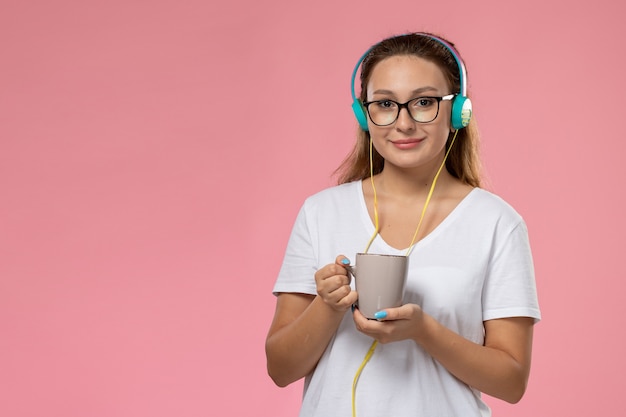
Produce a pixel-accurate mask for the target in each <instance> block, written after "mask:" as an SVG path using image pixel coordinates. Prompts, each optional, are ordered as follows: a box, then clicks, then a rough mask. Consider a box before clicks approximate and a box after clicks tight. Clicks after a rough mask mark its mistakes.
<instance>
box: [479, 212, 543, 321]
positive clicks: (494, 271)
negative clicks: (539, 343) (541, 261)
mask: <svg viewBox="0 0 626 417" xmlns="http://www.w3.org/2000/svg"><path fill="white" fill-rule="evenodd" d="M495 239H496V241H495V242H494V243H495V244H494V249H493V250H494V253H493V256H492V259H491V262H490V264H489V267H488V271H487V277H486V280H485V287H484V288H483V319H484V320H492V319H498V318H505V317H532V318H534V319H535V322H537V321H539V320H540V319H541V313H540V311H539V304H538V301H537V289H536V284H535V272H534V267H533V259H532V253H531V250H530V243H529V239H528V230H527V228H526V224H525V223H524V222H523V221H522V220H520V221H519V222H518V223H517V224H516V225H515V226H513V227H512V228H511V229H510V231H509V232H508V233H503V234H502V236H496V237H495Z"/></svg>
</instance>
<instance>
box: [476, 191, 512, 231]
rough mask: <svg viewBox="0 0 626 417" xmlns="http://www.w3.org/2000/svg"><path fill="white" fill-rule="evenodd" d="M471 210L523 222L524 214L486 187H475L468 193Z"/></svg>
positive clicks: (489, 216) (482, 214) (482, 215)
mask: <svg viewBox="0 0 626 417" xmlns="http://www.w3.org/2000/svg"><path fill="white" fill-rule="evenodd" d="M468 203H469V204H468V207H469V210H470V211H471V212H472V213H473V214H474V215H476V216H481V217H488V218H497V219H500V220H508V221H510V222H512V223H520V222H523V219H522V216H521V215H520V214H519V213H518V212H517V211H516V210H515V208H513V206H512V205H511V204H509V203H508V202H507V201H505V200H504V199H503V198H502V197H501V196H499V195H497V194H495V193H493V192H491V191H488V190H486V189H484V188H474V189H473V190H472V191H471V193H470V194H469V195H468Z"/></svg>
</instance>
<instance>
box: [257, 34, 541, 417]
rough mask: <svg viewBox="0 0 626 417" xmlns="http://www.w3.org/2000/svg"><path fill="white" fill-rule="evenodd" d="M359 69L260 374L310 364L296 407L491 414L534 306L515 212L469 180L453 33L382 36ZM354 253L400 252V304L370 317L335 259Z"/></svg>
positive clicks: (523, 368) (286, 279) (291, 250)
mask: <svg viewBox="0 0 626 417" xmlns="http://www.w3.org/2000/svg"><path fill="white" fill-rule="evenodd" d="M359 67H360V68H361V76H360V80H361V94H360V100H359V101H358V102H357V103H356V105H355V113H356V114H357V119H359V123H360V125H361V127H360V131H359V137H358V139H357V143H356V145H355V148H354V150H353V152H352V153H351V155H349V156H348V158H347V159H346V160H345V162H344V163H343V165H342V166H341V167H340V169H339V174H340V185H338V186H336V187H333V188H330V189H327V190H324V191H322V192H320V193H318V194H316V195H314V196H312V197H310V198H308V199H307V200H306V202H305V203H304V205H303V207H302V209H301V211H300V213H299V215H298V218H297V220H296V223H295V225H294V228H293V231H292V234H291V237H290V240H289V243H288V246H287V250H286V255H285V259H284V262H283V265H282V268H281V270H280V273H279V276H278V279H277V282H276V284H275V287H274V293H275V294H276V295H277V303H276V312H275V316H274V320H273V322H272V325H271V327H270V330H269V333H268V336H267V341H266V354H267V367H268V372H269V374H270V376H271V377H272V379H273V380H274V382H275V383H276V384H277V385H279V386H286V385H288V384H290V383H292V382H294V381H297V380H299V379H300V378H303V377H304V378H305V386H304V398H303V404H302V409H301V412H300V415H301V416H323V417H328V416H350V415H358V416H359V417H369V416H371V417H374V416H394V417H402V416H413V417H414V416H424V417H433V416H438V417H439V416H463V417H470V416H489V415H490V411H489V408H488V407H487V406H486V404H485V403H484V402H483V401H482V400H481V394H480V393H481V392H483V393H486V394H489V395H491V396H494V397H497V398H500V399H503V400H505V401H508V402H511V403H515V402H517V401H519V400H520V398H521V397H522V396H523V394H524V391H525V389H526V384H527V381H528V375H529V371H530V362H531V347H532V333H533V325H534V323H535V322H536V321H538V320H539V319H540V312H539V307H538V303H537V296H536V289H535V281H534V272H533V264H532V256H531V251H530V247H529V243H528V233H527V230H526V226H525V223H524V221H523V219H522V218H521V217H520V216H519V215H518V214H517V213H516V212H515V211H514V210H513V209H512V208H511V207H510V206H509V205H508V204H507V203H505V202H504V201H503V200H502V199H500V198H499V197H497V196H495V195H494V194H492V193H490V192H488V191H485V190H483V189H481V188H480V177H479V161H478V157H477V155H478V152H477V146H478V136H477V131H476V127H475V122H474V121H472V120H471V119H470V115H471V107H470V106H471V104H470V102H469V98H467V94H466V78H465V77H466V75H465V67H464V64H463V62H462V60H461V58H460V57H459V55H458V53H457V52H456V50H455V49H454V47H453V46H452V45H451V44H450V43H449V42H447V41H446V40H444V39H442V38H439V37H436V36H434V35H431V34H426V33H413V34H407V35H401V36H396V37H392V38H389V39H385V40H383V41H382V42H380V43H378V44H376V45H374V46H373V47H372V48H370V50H369V51H368V52H367V53H366V54H365V55H364V56H363V58H362V59H361V61H359V64H357V68H356V69H355V74H356V71H357V69H358V68H359ZM353 79H354V76H353ZM353 81H354V80H353ZM353 95H354V93H353ZM359 112H360V113H359ZM448 151H449V152H448ZM368 242H369V243H368ZM364 251H368V252H370V253H381V254H393V255H405V254H407V255H408V256H409V271H408V279H407V284H406V289H405V294H404V303H405V304H404V305H402V306H401V307H397V308H389V309H385V310H383V311H380V312H378V313H376V318H377V319H378V320H368V319H366V318H365V317H364V316H363V315H362V314H361V313H360V312H359V310H358V308H357V309H355V308H351V307H352V306H353V305H354V304H355V303H356V302H357V299H358V294H357V293H356V291H355V290H354V283H353V282H351V280H350V278H349V275H348V273H347V269H346V266H347V265H349V264H350V260H349V259H354V258H355V255H356V254H357V253H359V252H364ZM380 279H381V280H384V279H385V277H380ZM373 341H374V343H372V342H373ZM372 350H373V354H372ZM368 352H369V353H370V355H371V356H370V355H368ZM366 355H368V359H366Z"/></svg>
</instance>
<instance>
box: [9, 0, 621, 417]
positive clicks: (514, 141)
mask: <svg viewBox="0 0 626 417" xmlns="http://www.w3.org/2000/svg"><path fill="white" fill-rule="evenodd" d="M300 3H301V2H295V1H286V0H285V1H274V2H271V1H270V2H257V1H247V2H241V1H229V2H217V1H212V2H211V1H210V2H206V1H199V0H196V1H185V0H176V1H174V0H153V1H147V0H146V1H140V0H124V1H120V0H114V1H111V0H110V1H106V2H104V1H78V0H74V1H69V0H57V1H43V0H39V1H23V0H2V1H1V2H0V415H2V416H15V417H18V416H19V417H21V416H122V417H126V416H128V417H130V416H151V417H161V416H163V417H165V416H209V415H221V416H269V415H271V416H276V417H281V416H294V415H295V414H296V413H297V409H298V405H299V400H300V395H301V394H300V393H301V383H297V384H295V385H293V386H291V387H288V388H286V389H279V388H277V387H275V386H273V384H272V382H271V381H270V379H269V378H268V377H267V376H266V373H265V356H264V338H265V334H266V331H267V328H268V326H269V324H270V320H271V318H272V315H273V308H274V297H273V296H272V295H271V289H272V285H273V282H274V278H275V275H276V273H277V271H278V268H279V265H280V262H281V259H282V256H283V251H284V248H285V245H286V241H287V237H288V234H289V231H290V229H291V226H292V222H293V220H294V218H295V215H296V213H297V210H298V208H299V206H300V204H301V203H302V200H303V199H304V198H305V197H306V196H307V195H309V194H312V193H314V192H316V191H318V190H319V189H321V188H323V187H326V186H328V185H331V184H332V180H331V178H330V174H331V173H332V171H333V170H334V169H335V168H336V167H337V165H338V164H339V162H340V161H341V160H342V158H343V156H344V155H345V153H346V152H347V151H348V149H349V148H350V147H351V144H352V143H353V140H354V130H355V123H354V121H353V119H352V116H351V110H350V96H349V79H350V73H351V71H352V68H353V66H354V64H355V62H356V60H357V59H358V57H359V56H360V55H361V54H362V53H363V52H364V51H365V49H367V48H368V47H369V46H370V45H371V44H372V43H374V42H375V41H377V40H379V39H381V38H382V37H384V36H388V35H392V34H396V33H402V32H405V31H407V30H413V31H414V30H429V31H434V32H437V33H440V34H442V35H444V36H447V37H449V38H450V39H452V40H453V41H455V42H456V43H457V45H458V47H459V49H460V50H461V53H462V54H463V56H464V57H465V60H466V63H467V65H468V69H469V88H470V90H471V93H472V94H473V102H474V107H475V116H476V118H477V120H478V122H479V127H480V129H481V131H482V136H483V155H484V161H485V165H486V168H487V173H488V174H489V178H490V187H489V188H490V189H491V190H493V191H495V192H496V193H498V194H500V195H501V196H503V197H504V198H505V199H506V200H508V201H509V202H510V203H511V204H513V205H514V206H515V208H516V209H517V210H518V211H519V212H520V213H521V214H522V215H523V216H524V218H525V219H526V220H527V223H528V225H529V228H530V234H531V239H532V244H533V250H534V255H535V261H536V271H537V281H538V287H539V295H540V302H541V307H542V311H543V315H544V320H543V321H542V322H541V323H540V324H539V325H538V326H537V328H536V341H535V352H534V364H533V370H532V374H531V381H530V386H529V389H528V392H527V395H526V396H525V398H524V399H523V400H522V402H521V403H520V404H518V405H516V406H511V405H508V404H505V403H503V402H501V401H498V400H495V399H488V400H489V403H490V404H491V405H492V407H493V409H494V414H495V415H496V416H498V415H500V416H510V417H516V416H531V415H532V416H572V415H581V416H583V415H585V416H586V415H606V416H616V415H624V414H626V406H625V405H624V404H625V403H624V401H623V399H622V391H623V379H622V378H623V375H624V373H625V372H626V366H625V365H626V362H625V360H624V355H623V352H624V347H623V342H622V338H623V332H624V318H623V317H624V314H625V313H626V311H625V307H624V305H625V303H624V302H623V299H624V295H623V294H624V289H625V284H624V278H625V274H624V268H623V266H622V265H623V262H622V261H623V257H624V244H623V243H622V242H623V236H624V232H625V231H626V230H625V229H626V222H625V220H624V216H623V211H624V210H623V209H624V204H623V203H622V200H623V193H624V192H623V189H624V186H623V184H622V182H623V181H622V180H623V178H624V175H623V157H622V154H623V152H624V151H625V145H624V143H625V140H624V138H623V136H624V135H623V132H622V129H621V123H622V122H623V121H624V118H625V116H624V96H625V95H626V86H625V82H624V74H623V72H624V64H625V62H624V57H623V54H622V50H623V45H622V44H623V40H624V39H625V37H626V30H625V29H624V24H623V19H622V18H623V16H624V6H622V5H620V4H621V3H620V2H618V1H610V0H598V1H594V2H572V1H571V0H567V1H565V0H555V1H545V0H528V1H524V2H515V3H507V2H502V1H501V0H489V1H482V2H467V1H451V0H448V1H444V0H442V1H437V2H434V1H432V2H416V1H413V0H412V1H407V0H397V1H393V2H381V1H369V0H359V1H343V2H338V1H329V0H321V1H318V2H307V3H306V4H305V5H301V4H300ZM314 4H315V5H314ZM618 180H619V181H618Z"/></svg>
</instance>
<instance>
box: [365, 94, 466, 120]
mask: <svg viewBox="0 0 626 417" xmlns="http://www.w3.org/2000/svg"><path fill="white" fill-rule="evenodd" d="M452 99H454V94H449V95H447V96H443V97H417V98H414V99H413V100H409V101H407V102H406V103H398V102H397V101H393V100H389V99H384V100H375V101H366V102H365V103H363V106H364V107H365V108H366V109H367V114H369V116H370V120H371V121H372V123H374V124H375V125H376V126H389V125H390V124H392V123H393V122H395V121H396V120H397V119H398V116H399V115H400V110H402V109H403V108H404V109H406V110H407V111H408V112H409V114H410V115H411V118H413V120H415V121H416V122H418V123H429V122H432V121H433V120H435V119H436V118H437V115H438V114H439V102H441V101H442V100H443V101H450V100H452Z"/></svg>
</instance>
